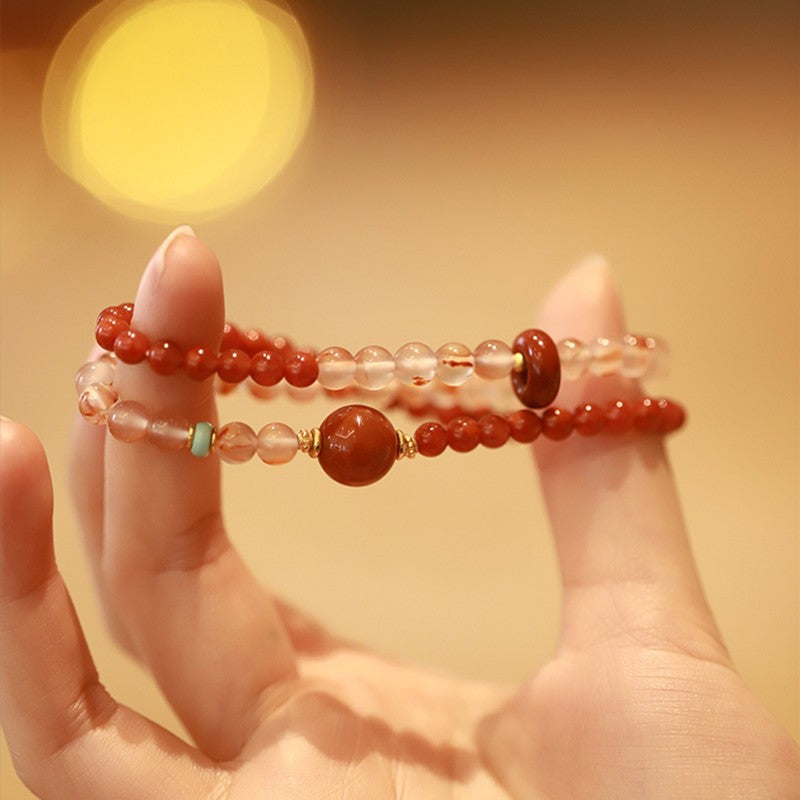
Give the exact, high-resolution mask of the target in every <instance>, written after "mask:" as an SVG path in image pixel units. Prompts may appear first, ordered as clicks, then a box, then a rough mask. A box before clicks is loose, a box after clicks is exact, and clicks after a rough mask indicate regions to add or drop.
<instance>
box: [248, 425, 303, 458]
mask: <svg viewBox="0 0 800 800" xmlns="http://www.w3.org/2000/svg"><path fill="white" fill-rule="evenodd" d="M257 439H258V440H257V444H256V452H257V453H258V457H259V458H260V459H261V460H262V461H263V462H264V463H265V464H286V463H288V462H289V461H291V460H292V459H293V458H294V456H295V453H297V448H298V443H297V434H296V433H295V432H294V431H293V430H292V429H291V428H290V427H289V426H288V425H284V424H283V423H282V422H270V423H269V424H267V425H265V426H264V427H263V428H262V429H261V430H260V431H259V432H258V437H257Z"/></svg>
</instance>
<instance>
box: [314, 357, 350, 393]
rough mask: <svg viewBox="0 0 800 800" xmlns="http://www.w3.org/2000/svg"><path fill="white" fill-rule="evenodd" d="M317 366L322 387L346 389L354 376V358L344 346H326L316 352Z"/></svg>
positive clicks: (318, 378)
mask: <svg viewBox="0 0 800 800" xmlns="http://www.w3.org/2000/svg"><path fill="white" fill-rule="evenodd" d="M317 366H318V367H319V375H318V376H317V380H318V381H319V385H320V386H322V387H323V389H334V390H338V389H346V388H347V387H348V386H349V385H350V384H351V383H352V382H353V380H354V378H355V377H356V360H355V359H354V358H353V355H352V353H351V352H350V351H349V350H345V349H344V347H326V348H325V349H324V350H323V351H322V352H321V353H318V354H317Z"/></svg>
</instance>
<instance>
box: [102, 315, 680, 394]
mask: <svg viewBox="0 0 800 800" xmlns="http://www.w3.org/2000/svg"><path fill="white" fill-rule="evenodd" d="M132 316H133V305H132V304H131V303H123V304H121V305H119V306H110V307H108V308H106V309H104V310H103V311H102V312H101V313H100V315H99V316H98V319H97V325H96V328H95V338H96V340H97V342H98V344H100V346H101V347H103V348H104V349H105V350H107V351H109V352H113V353H115V354H116V355H117V357H118V358H119V359H120V360H121V361H124V362H125V363H128V364H138V363H142V362H146V363H148V364H149V365H150V367H151V368H152V369H153V370H154V371H155V372H157V373H158V374H161V375H171V374H173V373H175V372H177V371H179V370H180V371H183V372H184V373H185V374H186V375H188V376H189V377H190V378H193V379H195V380H204V379H206V378H209V377H211V376H212V375H217V376H218V377H219V378H220V379H221V380H222V381H224V382H226V383H229V384H235V383H240V382H242V381H244V380H245V379H247V378H250V379H251V380H252V381H253V382H254V383H255V384H256V385H258V386H262V387H271V386H275V385H276V384H278V383H280V382H281V381H285V382H286V383H287V384H289V385H290V386H294V387H306V386H310V385H312V384H314V383H315V382H318V383H319V385H320V386H322V387H323V388H324V389H328V390H332V391H338V390H341V389H344V388H347V387H348V386H352V385H355V386H358V387H361V388H363V389H367V390H372V391H376V390H380V389H383V388H385V387H387V386H388V385H389V384H390V383H391V382H392V381H393V380H396V381H398V382H399V383H401V384H404V385H407V386H415V387H420V386H425V385H427V384H429V383H430V382H431V381H434V380H437V381H439V382H441V383H442V384H444V385H446V386H460V385H462V384H464V383H465V382H467V381H468V380H469V379H470V378H471V377H472V376H473V375H475V376H478V377H481V378H485V379H488V380H499V379H502V378H507V377H509V376H510V377H511V378H512V382H514V385H515V390H517V387H519V391H518V392H517V393H518V395H520V394H522V395H524V396H525V397H527V401H526V400H525V399H523V397H522V396H521V397H520V399H521V400H522V401H523V402H524V403H526V404H529V403H536V405H532V406H531V407H543V406H545V405H547V403H548V402H550V401H552V399H553V398H554V397H555V393H554V392H553V391H552V386H553V385H555V386H556V390H557V384H558V381H559V380H560V375H561V374H562V373H563V376H564V377H565V378H567V379H569V380H573V379H577V378H579V377H581V376H583V375H585V374H587V373H592V374H596V375H613V374H619V375H623V376H626V377H632V378H640V377H648V376H650V375H653V374H657V373H660V372H663V371H664V370H665V368H666V361H667V356H668V354H667V351H666V347H665V346H664V345H663V343H662V342H660V341H659V340H657V339H655V338H653V337H639V336H632V335H628V336H625V337H624V338H623V339H621V340H615V339H607V338H600V339H597V340H595V341H593V342H591V343H582V342H580V341H578V340H577V339H563V340H561V341H559V342H558V343H557V344H556V343H553V342H552V340H551V339H550V338H549V337H548V336H547V334H545V333H543V332H541V331H525V332H523V333H522V334H520V335H519V336H518V337H517V338H516V340H515V342H514V344H513V345H512V346H509V345H507V344H505V343H504V342H502V341H500V340H498V339H487V340H485V341H483V342H481V343H480V344H479V345H478V346H477V347H476V348H474V350H471V349H470V348H469V347H467V346H466V345H464V344H461V343H459V342H448V343H447V344H444V345H442V346H441V347H440V348H439V349H438V350H436V351H434V350H432V349H431V348H430V347H428V346H427V345H425V344H423V343H421V342H409V343H407V344H404V345H403V346H402V347H400V348H399V349H398V350H397V351H396V352H395V353H394V355H392V353H391V352H390V351H389V350H387V349H386V348H385V347H382V346H380V345H368V346H366V347H363V348H361V349H360V350H359V351H358V352H357V353H356V354H355V355H353V354H352V353H351V352H350V351H349V350H347V349H345V348H343V347H327V348H325V349H324V350H321V351H319V352H314V351H312V350H311V349H309V348H298V347H295V346H294V345H293V344H292V343H291V342H290V341H289V340H288V339H287V338H286V337H283V336H277V337H268V336H265V335H264V333H262V332H261V331H259V330H257V329H251V330H248V331H244V332H243V331H241V330H240V329H238V328H237V327H236V326H235V325H232V324H231V323H227V324H226V326H225V330H224V333H223V338H222V344H221V346H220V349H219V351H217V350H216V349H212V348H209V347H205V346H201V345H198V346H194V347H190V348H189V349H187V350H185V351H183V350H181V348H180V347H178V345H177V344H175V343H174V342H170V341H167V340H158V341H155V342H150V341H149V340H148V338H147V337H146V336H145V335H144V334H143V333H141V332H140V331H137V330H136V329H134V328H132V327H131V319H132ZM533 333H535V334H536V335H537V336H538V342H535V343H534V344H538V347H539V351H541V352H544V351H546V353H547V358H546V359H545V362H546V370H545V372H544V373H542V371H541V370H540V369H538V367H537V363H536V362H532V361H531V357H532V356H535V355H536V352H537V351H536V350H535V349H534V350H531V347H532V346H533V345H532V342H531V334H533ZM541 352H539V355H541ZM559 364H560V366H559ZM554 371H555V372H554ZM556 375H557V379H555V380H554V378H556ZM542 381H544V383H546V384H548V385H549V386H550V388H549V389H548V390H547V391H545V390H543V389H542V388H541V387H540V384H541V383H542ZM534 385H535V386H536V387H537V388H535V389H534V388H532V387H534ZM548 398H549V399H548Z"/></svg>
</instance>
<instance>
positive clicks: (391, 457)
mask: <svg viewBox="0 0 800 800" xmlns="http://www.w3.org/2000/svg"><path fill="white" fill-rule="evenodd" d="M319 432H320V450H319V456H318V459H319V464H320V466H321V467H322V469H323V470H325V472H326V473H327V474H328V475H329V476H330V477H331V478H333V479H334V480H335V481H338V482H339V483H343V484H344V485H345V486H367V485H368V484H370V483H375V481H377V480H379V479H380V478H382V477H383V476H384V475H385V474H386V473H387V472H388V471H389V470H390V469H391V468H392V464H394V462H395V460H396V459H397V433H396V431H395V429H394V426H393V425H392V423H391V422H389V420H388V419H387V418H386V417H385V416H384V415H383V414H381V412H380V411H378V410H377V409H374V408H370V407H369V406H362V405H352V406H342V407H341V408H337V409H336V411H334V412H333V413H331V414H329V415H328V416H327V417H325V419H324V421H323V422H322V424H321V425H320V426H319Z"/></svg>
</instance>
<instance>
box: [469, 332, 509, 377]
mask: <svg viewBox="0 0 800 800" xmlns="http://www.w3.org/2000/svg"><path fill="white" fill-rule="evenodd" d="M512 369H514V353H512V352H511V348H510V347H509V346H508V345H507V344H506V343H505V342H501V341H500V340H499V339H487V340H486V341H485V342H481V343H480V344H479V345H478V346H477V347H476V348H475V373H476V374H477V375H480V376H481V378H489V379H490V380H498V379H499V378H507V377H508V376H509V375H510V374H511V370H512Z"/></svg>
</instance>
